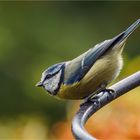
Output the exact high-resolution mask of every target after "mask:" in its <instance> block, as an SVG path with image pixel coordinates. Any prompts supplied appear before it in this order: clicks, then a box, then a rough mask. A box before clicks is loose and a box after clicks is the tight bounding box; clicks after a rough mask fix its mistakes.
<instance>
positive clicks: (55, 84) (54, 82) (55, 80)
mask: <svg viewBox="0 0 140 140" xmlns="http://www.w3.org/2000/svg"><path fill="white" fill-rule="evenodd" d="M61 73H62V72H61V71H59V72H58V73H57V74H55V75H54V76H53V77H51V78H49V79H47V80H46V81H45V82H44V87H45V89H46V90H47V91H49V92H50V93H55V91H56V90H57V89H58V88H59V83H60V78H61Z"/></svg>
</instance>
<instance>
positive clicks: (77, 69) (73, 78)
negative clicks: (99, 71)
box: [64, 33, 123, 84]
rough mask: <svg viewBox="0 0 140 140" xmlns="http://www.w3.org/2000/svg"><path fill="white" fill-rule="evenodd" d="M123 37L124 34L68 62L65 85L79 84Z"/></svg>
mask: <svg viewBox="0 0 140 140" xmlns="http://www.w3.org/2000/svg"><path fill="white" fill-rule="evenodd" d="M122 36H123V33H121V34H119V35H118V36H117V37H115V38H113V39H110V40H106V41H104V42H102V43H99V44H97V45H96V46H95V47H93V48H91V49H89V50H88V51H87V52H86V53H84V54H82V55H80V56H79V57H77V58H75V59H73V60H71V61H70V62H68V64H67V66H66V67H65V69H66V71H67V72H65V80H64V83H65V84H73V83H75V82H79V81H80V80H81V79H82V78H83V77H84V76H85V75H86V74H87V72H88V71H89V70H90V68H91V67H92V66H93V64H94V63H95V62H96V60H97V59H99V58H100V57H101V56H102V55H103V54H105V53H106V52H107V51H108V50H109V49H110V48H112V47H113V46H114V44H115V43H116V41H119V39H121V38H122Z"/></svg>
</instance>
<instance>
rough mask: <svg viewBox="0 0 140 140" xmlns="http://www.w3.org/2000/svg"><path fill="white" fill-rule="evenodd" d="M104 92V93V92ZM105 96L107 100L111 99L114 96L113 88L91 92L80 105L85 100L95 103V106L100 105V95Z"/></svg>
mask: <svg viewBox="0 0 140 140" xmlns="http://www.w3.org/2000/svg"><path fill="white" fill-rule="evenodd" d="M105 93H106V94H105ZM103 96H106V99H107V100H111V99H112V98H114V97H115V96H116V94H115V91H114V90H113V89H100V90H98V91H96V93H95V92H94V93H92V94H90V95H89V96H87V97H86V98H85V99H84V102H83V103H82V104H81V105H84V104H85V103H86V102H88V101H90V102H93V103H94V104H95V106H98V107H100V104H101V100H102V97H103Z"/></svg>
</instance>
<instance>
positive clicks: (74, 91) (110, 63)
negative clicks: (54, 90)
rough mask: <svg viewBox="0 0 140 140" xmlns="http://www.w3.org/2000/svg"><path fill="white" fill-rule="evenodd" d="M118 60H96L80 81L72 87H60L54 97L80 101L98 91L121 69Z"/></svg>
mask: <svg viewBox="0 0 140 140" xmlns="http://www.w3.org/2000/svg"><path fill="white" fill-rule="evenodd" d="M119 59H120V58H119V57H116V56H115V59H113V60H112V59H106V60H105V59H103V60H102V59H100V60H98V61H97V63H95V64H94V65H93V66H92V68H91V69H90V70H89V72H88V73H87V74H86V75H85V76H84V78H83V79H82V80H81V81H79V82H78V83H74V84H73V85H61V88H60V90H59V92H58V94H57V95H56V96H57V97H59V98H63V99H82V98H84V97H86V96H88V95H90V94H91V93H93V92H95V91H96V90H98V89H100V88H101V86H102V85H107V84H109V83H110V82H111V81H112V80H113V79H114V78H115V77H117V75H118V74H119V72H120V69H121V68H122V60H119ZM102 61H104V62H102Z"/></svg>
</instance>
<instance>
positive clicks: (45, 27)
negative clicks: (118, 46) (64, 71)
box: [0, 1, 140, 140]
mask: <svg viewBox="0 0 140 140" xmlns="http://www.w3.org/2000/svg"><path fill="white" fill-rule="evenodd" d="M138 18H140V2H111V1H110V2H0V139H3V140H5V139H6V140H7V139H9V140H10V139H12V140H13V139H18V140H19V139H20V140H27V139H30V140H31V139H32V140H34V139H35V140H37V139H38V140H48V139H73V136H72V134H71V120H72V117H73V116H74V114H75V113H76V111H77V110H78V108H79V103H80V102H79V101H62V100H58V99H55V98H53V97H51V96H49V95H48V94H47V93H46V92H45V91H44V90H43V89H42V88H37V87H35V84H36V83H37V82H38V81H39V80H40V76H41V73H42V72H43V71H44V70H45V69H46V68H47V67H48V66H50V65H52V64H55V63H57V62H61V61H66V60H70V59H72V58H74V57H76V56H78V55H80V54H81V53H83V52H84V51H86V50H88V49H89V48H90V47H92V46H94V45H95V44H97V43H99V42H101V41H103V40H105V39H109V38H112V37H114V36H115V35H117V34H119V33H120V32H122V31H123V30H124V29H126V28H127V27H128V26H129V25H130V24H132V23H133V22H134V21H135V20H137V19H138ZM123 56H124V61H125V63H124V68H123V70H122V72H121V74H120V76H119V78H117V80H120V79H122V78H124V77H126V76H128V75H130V74H132V73H134V72H136V71H139V70H140V28H139V29H137V30H136V31H135V32H134V33H133V35H132V36H131V37H130V38H129V39H128V42H127V44H126V47H125V50H124V53H123ZM117 80H116V81H117ZM116 81H115V82H116ZM139 102H140V87H138V88H136V89H135V90H133V91H131V92H129V93H127V94H126V95H124V96H122V97H120V98H119V99H117V100H115V101H113V102H112V103H111V104H109V105H107V106H106V107H104V108H103V109H101V110H100V111H98V112H97V113H96V114H95V115H94V116H93V117H92V118H91V119H90V120H89V122H88V123H87V125H86V127H87V129H88V130H89V131H90V133H91V134H92V135H94V136H96V137H97V138H103V139H113V140H114V139H118V138H121V139H123V140H124V139H126V140H127V139H129V140H130V139H140V120H139V118H140V112H139V110H140V105H139Z"/></svg>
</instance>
